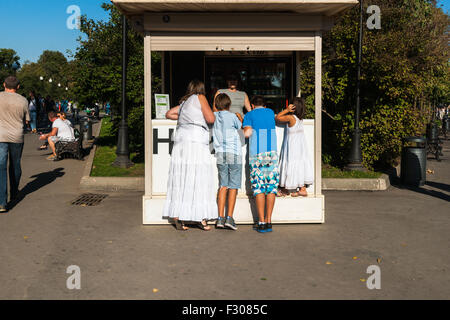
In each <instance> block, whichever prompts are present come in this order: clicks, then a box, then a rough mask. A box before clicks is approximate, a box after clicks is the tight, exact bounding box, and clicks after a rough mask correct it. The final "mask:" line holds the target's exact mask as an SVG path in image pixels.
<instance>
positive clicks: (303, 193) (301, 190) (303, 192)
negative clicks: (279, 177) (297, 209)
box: [298, 187, 308, 197]
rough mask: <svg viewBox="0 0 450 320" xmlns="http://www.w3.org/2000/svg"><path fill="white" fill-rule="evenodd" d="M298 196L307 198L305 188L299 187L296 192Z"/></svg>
mask: <svg viewBox="0 0 450 320" xmlns="http://www.w3.org/2000/svg"><path fill="white" fill-rule="evenodd" d="M298 194H299V195H300V196H302V197H307V196H308V192H306V188H305V187H301V188H300V190H299V191H298Z"/></svg>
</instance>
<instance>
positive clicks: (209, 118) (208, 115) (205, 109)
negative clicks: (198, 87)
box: [198, 94, 216, 124]
mask: <svg viewBox="0 0 450 320" xmlns="http://www.w3.org/2000/svg"><path fill="white" fill-rule="evenodd" d="M198 100H199V101H200V105H201V106H202V113H203V117H204V118H205V121H206V123H208V124H212V123H214V121H216V116H215V115H214V113H213V112H212V110H211V107H210V106H209V103H208V100H206V97H205V96H204V95H202V94H199V95H198Z"/></svg>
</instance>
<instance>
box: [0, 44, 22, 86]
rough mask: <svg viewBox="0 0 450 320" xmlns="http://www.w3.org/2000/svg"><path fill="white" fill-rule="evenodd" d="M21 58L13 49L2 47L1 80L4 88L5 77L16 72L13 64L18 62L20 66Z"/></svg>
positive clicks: (0, 49) (0, 60)
mask: <svg viewBox="0 0 450 320" xmlns="http://www.w3.org/2000/svg"><path fill="white" fill-rule="evenodd" d="M19 60H20V57H19V56H18V55H17V53H16V51H14V50H13V49H5V48H0V82H1V83H2V89H3V81H4V80H5V78H6V77H8V76H10V75H15V74H16V71H15V70H14V67H13V65H14V63H16V64H17V66H18V67H20V63H19Z"/></svg>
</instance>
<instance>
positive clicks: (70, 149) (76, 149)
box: [55, 129, 83, 160]
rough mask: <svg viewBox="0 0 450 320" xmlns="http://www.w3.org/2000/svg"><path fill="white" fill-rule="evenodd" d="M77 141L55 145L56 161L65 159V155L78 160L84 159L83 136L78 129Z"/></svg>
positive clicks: (61, 142) (75, 131)
mask: <svg viewBox="0 0 450 320" xmlns="http://www.w3.org/2000/svg"><path fill="white" fill-rule="evenodd" d="M74 134H75V141H58V142H57V143H56V144H55V149H56V150H55V151H56V159H57V160H61V159H63V155H64V156H67V155H71V156H72V157H74V158H77V159H78V160H82V159H83V135H82V134H81V133H80V131H79V130H78V129H74Z"/></svg>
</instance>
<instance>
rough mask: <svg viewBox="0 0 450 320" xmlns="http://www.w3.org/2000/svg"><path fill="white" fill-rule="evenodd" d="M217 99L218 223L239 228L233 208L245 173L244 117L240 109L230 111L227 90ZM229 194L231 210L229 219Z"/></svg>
mask: <svg viewBox="0 0 450 320" xmlns="http://www.w3.org/2000/svg"><path fill="white" fill-rule="evenodd" d="M214 103H215V106H216V108H217V110H218V112H214V115H215V116H216V120H215V122H214V127H213V139H214V150H215V151H216V158H217V170H218V172H219V185H220V187H219V192H218V195H217V208H218V210H219V218H218V219H217V225H216V227H217V228H224V227H228V228H230V229H233V230H237V227H236V223H235V222H234V219H233V211H234V206H235V204H236V196H237V192H238V189H239V188H240V187H241V177H242V144H241V138H240V136H239V133H238V130H240V129H241V128H242V117H241V115H240V114H239V113H236V114H234V113H231V112H230V111H229V110H230V106H231V99H230V97H229V96H228V95H227V94H225V93H221V94H219V95H217V97H216V98H215V100H214ZM227 194H228V212H227V217H226V219H225V217H224V215H225V202H226V199H227Z"/></svg>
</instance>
